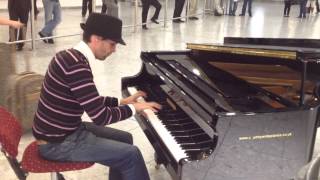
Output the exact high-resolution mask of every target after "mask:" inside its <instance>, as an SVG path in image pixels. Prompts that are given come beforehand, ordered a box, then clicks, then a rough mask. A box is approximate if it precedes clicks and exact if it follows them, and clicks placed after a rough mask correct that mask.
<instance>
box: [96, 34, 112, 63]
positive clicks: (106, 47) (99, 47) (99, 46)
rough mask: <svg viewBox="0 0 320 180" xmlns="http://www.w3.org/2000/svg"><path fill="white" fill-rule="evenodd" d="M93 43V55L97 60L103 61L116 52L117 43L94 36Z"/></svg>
mask: <svg viewBox="0 0 320 180" xmlns="http://www.w3.org/2000/svg"><path fill="white" fill-rule="evenodd" d="M93 41H94V42H93V44H92V45H93V53H94V55H95V57H96V58H97V59H99V60H105V59H106V58H107V57H108V56H110V55H111V54H112V53H113V52H115V51H116V46H117V43H116V42H114V41H112V40H109V39H103V38H102V37H100V36H95V37H94V39H93Z"/></svg>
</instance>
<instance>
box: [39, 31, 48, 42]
mask: <svg viewBox="0 0 320 180" xmlns="http://www.w3.org/2000/svg"><path fill="white" fill-rule="evenodd" d="M38 34H39V36H40V37H41V38H44V37H46V36H45V35H43V34H42V33H41V32H38ZM42 41H43V42H44V43H48V40H47V39H42Z"/></svg>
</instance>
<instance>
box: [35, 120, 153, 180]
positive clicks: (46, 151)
mask: <svg viewBox="0 0 320 180" xmlns="http://www.w3.org/2000/svg"><path fill="white" fill-rule="evenodd" d="M132 143H133V140H132V135H131V134H130V133H128V132H124V131H121V130H117V129H113V128H109V127H102V126H97V125H95V124H93V123H89V122H85V123H83V124H82V125H81V126H80V127H79V129H78V130H76V132H74V133H73V134H71V135H69V136H68V137H67V138H66V139H65V140H64V141H63V142H61V143H49V144H45V145H39V151H40V154H41V156H43V157H44V158H45V159H49V160H54V161H74V162H84V161H85V162H96V163H99V164H102V165H105V166H109V167H110V172H109V180H121V179H123V180H149V175H148V171H147V168H146V166H145V163H144V160H143V157H142V155H141V153H140V151H139V149H138V148H137V147H136V146H134V145H132Z"/></svg>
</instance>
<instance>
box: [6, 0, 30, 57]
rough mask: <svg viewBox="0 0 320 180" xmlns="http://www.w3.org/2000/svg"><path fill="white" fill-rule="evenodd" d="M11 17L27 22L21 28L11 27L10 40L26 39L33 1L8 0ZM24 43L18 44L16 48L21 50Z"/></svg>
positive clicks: (14, 19) (11, 18)
mask: <svg viewBox="0 0 320 180" xmlns="http://www.w3.org/2000/svg"><path fill="white" fill-rule="evenodd" d="M8 9H9V18H10V20H13V21H20V22H21V23H23V24H25V26H22V27H21V28H19V29H15V28H12V27H10V28H9V37H10V39H9V41H10V42H13V41H17V40H25V39H26V36H27V24H28V20H29V12H30V9H31V3H30V1H29V0H8ZM23 46H24V43H18V44H16V49H17V50H18V51H21V50H22V49H23Z"/></svg>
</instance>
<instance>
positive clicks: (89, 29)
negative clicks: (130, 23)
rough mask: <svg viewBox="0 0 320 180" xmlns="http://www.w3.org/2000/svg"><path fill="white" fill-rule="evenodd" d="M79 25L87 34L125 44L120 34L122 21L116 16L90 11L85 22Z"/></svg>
mask: <svg viewBox="0 0 320 180" xmlns="http://www.w3.org/2000/svg"><path fill="white" fill-rule="evenodd" d="M80 27H81V28H82V29H83V30H84V31H85V32H86V33H88V34H94V35H97V36H101V37H103V38H105V39H110V40H112V41H114V42H117V43H120V44H122V45H126V43H125V42H124V41H123V39H122V36H121V33H122V21H121V20H120V19H118V18H115V17H112V16H108V15H106V14H100V13H91V14H90V16H89V17H88V19H87V21H86V23H81V24H80Z"/></svg>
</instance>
